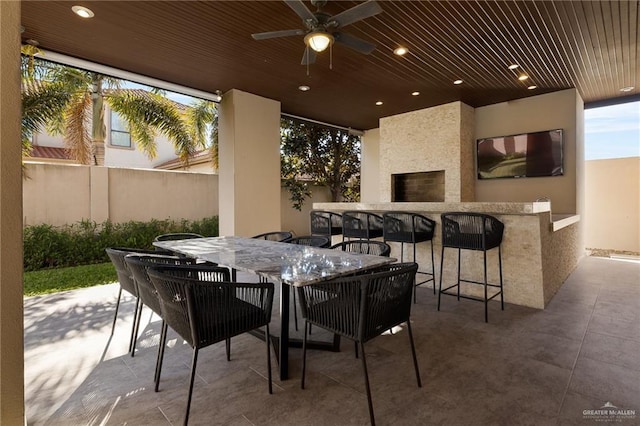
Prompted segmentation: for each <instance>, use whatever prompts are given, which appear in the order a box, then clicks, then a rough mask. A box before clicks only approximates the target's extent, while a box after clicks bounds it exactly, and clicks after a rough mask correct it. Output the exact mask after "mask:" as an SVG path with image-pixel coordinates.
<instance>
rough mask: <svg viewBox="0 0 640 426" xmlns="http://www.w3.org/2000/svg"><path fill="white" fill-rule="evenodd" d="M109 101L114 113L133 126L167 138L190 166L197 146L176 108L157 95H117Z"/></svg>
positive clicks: (127, 93) (130, 93)
mask: <svg viewBox="0 0 640 426" xmlns="http://www.w3.org/2000/svg"><path fill="white" fill-rule="evenodd" d="M105 99H106V101H107V103H108V104H109V106H110V107H111V109H112V110H114V111H116V112H117V113H119V114H120V115H121V116H122V117H124V118H125V119H126V120H127V121H128V122H129V123H144V125H145V126H150V127H153V128H155V129H157V130H158V131H159V132H160V133H162V134H164V135H165V136H167V138H168V139H169V140H170V141H171V142H172V143H173V145H174V147H175V149H176V153H177V154H178V156H179V157H180V158H181V159H182V161H183V162H185V163H186V162H188V159H189V156H190V155H191V154H192V153H193V151H194V144H193V142H192V140H191V137H190V135H189V131H188V130H187V127H186V126H185V123H184V121H183V120H182V118H181V115H180V112H179V111H178V109H177V108H176V106H175V104H173V103H172V102H171V101H169V100H168V99H166V98H163V97H162V96H160V95H155V94H153V93H151V94H150V93H147V94H145V95H141V94H138V93H137V92H125V91H123V92H121V93H113V94H112V95H110V96H108V97H106V98H105Z"/></svg>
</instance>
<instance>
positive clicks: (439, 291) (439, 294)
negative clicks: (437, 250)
mask: <svg viewBox="0 0 640 426" xmlns="http://www.w3.org/2000/svg"><path fill="white" fill-rule="evenodd" d="M443 268H444V246H442V253H441V254H440V284H438V311H439V310H440V298H441V296H442V275H443V273H442V271H443ZM433 286H434V287H435V286H436V283H435V280H434V281H433Z"/></svg>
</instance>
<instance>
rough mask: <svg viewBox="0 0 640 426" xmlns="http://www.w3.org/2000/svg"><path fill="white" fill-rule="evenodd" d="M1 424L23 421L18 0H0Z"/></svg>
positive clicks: (22, 422) (23, 422) (19, 423)
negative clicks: (0, 94)
mask: <svg viewBox="0 0 640 426" xmlns="http://www.w3.org/2000/svg"><path fill="white" fill-rule="evenodd" d="M0 93H2V96H0V424H2V425H22V424H25V419H24V354H23V346H24V345H23V320H24V319H23V309H22V307H23V298H22V297H23V296H22V232H21V230H22V173H21V169H20V158H21V152H20V116H21V111H20V105H21V102H20V2H18V1H0Z"/></svg>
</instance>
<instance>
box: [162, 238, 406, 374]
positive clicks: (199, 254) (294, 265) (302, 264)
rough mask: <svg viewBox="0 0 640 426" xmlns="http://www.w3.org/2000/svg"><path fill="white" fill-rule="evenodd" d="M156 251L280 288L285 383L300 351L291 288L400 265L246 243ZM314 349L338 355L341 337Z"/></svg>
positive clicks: (177, 243)
mask: <svg viewBox="0 0 640 426" xmlns="http://www.w3.org/2000/svg"><path fill="white" fill-rule="evenodd" d="M153 245H154V246H156V247H159V248H162V249H165V250H170V251H173V252H176V253H180V254H183V255H185V256H189V257H193V258H196V259H201V260H205V261H207V262H213V263H217V264H219V265H222V266H227V267H229V268H233V269H236V270H239V271H245V272H252V273H255V274H257V275H259V276H261V277H263V278H265V279H266V280H268V281H273V282H276V283H279V284H280V337H279V338H276V339H275V340H276V342H275V343H276V346H275V347H276V352H277V355H278V359H279V368H280V379H281V380H285V379H287V378H288V368H289V367H288V366H289V363H288V358H289V346H299V342H298V341H296V340H295V339H289V291H288V290H289V286H294V287H298V286H304V285H309V284H313V283H317V282H321V281H326V280H330V279H333V278H337V277H340V276H345V275H350V274H352V273H354V272H357V271H362V270H366V269H371V268H375V267H377V266H382V265H385V264H388V263H392V262H394V261H395V260H396V259H393V258H390V257H381V256H373V255H365V254H358V253H350V252H344V251H342V250H332V249H324V248H318V247H309V246H303V245H297V244H288V243H280V242H275V241H267V240H262V239H254V238H245V237H211V238H193V239H188V240H173V241H156V242H154V243H153ZM315 343H317V344H314V343H311V344H309V342H308V347H310V348H313V347H315V348H318V349H329V350H334V351H335V350H339V339H338V338H337V337H335V338H334V341H333V342H331V343H324V342H320V343H318V342H315ZM336 346H338V347H337V348H336Z"/></svg>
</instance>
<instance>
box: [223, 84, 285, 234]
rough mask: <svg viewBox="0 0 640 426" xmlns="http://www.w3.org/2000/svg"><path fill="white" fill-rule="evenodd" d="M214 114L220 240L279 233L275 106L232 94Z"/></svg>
mask: <svg viewBox="0 0 640 426" xmlns="http://www.w3.org/2000/svg"><path fill="white" fill-rule="evenodd" d="M218 111H219V114H220V116H219V121H218V123H219V128H218V137H219V144H218V154H219V163H220V170H219V185H218V186H219V199H218V200H219V201H218V204H219V207H218V209H219V215H220V235H238V236H245V237H249V236H252V235H255V234H259V233H262V232H269V231H278V230H280V226H281V223H280V102H277V101H274V100H271V99H266V98H263V97H260V96H256V95H253V94H251V93H246V92H242V91H240V90H237V89H233V90H230V91H229V92H227V93H225V94H224V96H223V99H222V102H221V103H220V105H219V110H218Z"/></svg>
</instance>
